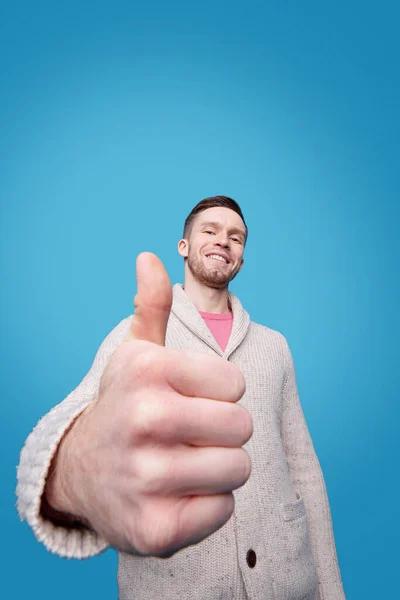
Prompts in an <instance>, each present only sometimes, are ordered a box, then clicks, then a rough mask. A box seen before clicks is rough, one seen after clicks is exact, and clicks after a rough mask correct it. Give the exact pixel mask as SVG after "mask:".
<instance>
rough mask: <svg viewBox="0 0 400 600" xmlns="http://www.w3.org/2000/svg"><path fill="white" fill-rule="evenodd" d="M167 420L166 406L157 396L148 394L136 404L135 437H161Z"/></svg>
mask: <svg viewBox="0 0 400 600" xmlns="http://www.w3.org/2000/svg"><path fill="white" fill-rule="evenodd" d="M167 420H168V417H167V409H166V407H165V406H163V404H162V403H161V402H160V401H159V400H158V399H157V398H155V397H154V396H153V397H152V396H150V395H149V394H148V395H147V397H144V398H143V399H141V400H140V401H138V402H137V403H136V406H135V411H134V417H133V431H134V436H135V439H136V440H141V441H146V440H149V439H154V438H158V437H161V434H162V432H163V431H164V429H165V424H166V422H167Z"/></svg>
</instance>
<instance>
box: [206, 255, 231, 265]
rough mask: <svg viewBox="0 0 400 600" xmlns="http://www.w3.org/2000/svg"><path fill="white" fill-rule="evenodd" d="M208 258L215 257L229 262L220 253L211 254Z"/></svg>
mask: <svg viewBox="0 0 400 600" xmlns="http://www.w3.org/2000/svg"><path fill="white" fill-rule="evenodd" d="M207 258H215V259H216V260H221V261H222V262H224V263H226V262H227V261H226V260H225V258H224V257H223V256H218V254H209V255H208V256H207Z"/></svg>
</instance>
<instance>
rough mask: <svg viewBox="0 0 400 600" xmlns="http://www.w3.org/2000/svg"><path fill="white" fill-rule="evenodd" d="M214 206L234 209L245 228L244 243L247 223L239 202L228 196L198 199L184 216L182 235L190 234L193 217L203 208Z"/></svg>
mask: <svg viewBox="0 0 400 600" xmlns="http://www.w3.org/2000/svg"><path fill="white" fill-rule="evenodd" d="M214 206H223V207H224V208H230V209H231V210H234V211H235V213H237V214H238V215H239V217H240V218H241V219H242V221H243V223H244V226H245V229H246V237H245V243H246V241H247V236H248V230H247V225H246V221H245V220H244V216H243V213H242V210H241V208H240V206H239V204H238V203H237V202H236V201H235V200H233V198H229V197H228V196H210V197H209V198H204V199H203V200H200V202H198V203H197V204H196V206H195V207H194V208H193V209H192V211H191V212H190V213H189V215H188V216H187V217H186V221H185V226H184V228H183V237H184V238H186V237H188V236H189V235H190V231H191V228H192V223H193V221H194V219H195V217H196V216H197V215H198V214H199V213H201V212H202V211H203V210H206V209H207V208H213V207H214Z"/></svg>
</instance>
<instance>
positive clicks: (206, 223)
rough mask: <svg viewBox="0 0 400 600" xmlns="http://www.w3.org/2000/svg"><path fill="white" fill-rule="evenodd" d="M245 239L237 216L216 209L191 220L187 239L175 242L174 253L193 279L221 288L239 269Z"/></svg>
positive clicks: (221, 208)
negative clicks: (176, 252) (183, 259)
mask: <svg viewBox="0 0 400 600" xmlns="http://www.w3.org/2000/svg"><path fill="white" fill-rule="evenodd" d="M245 236H246V228H245V225H244V223H243V221H242V219H241V218H240V216H239V215H238V214H237V213H236V212H235V211H233V210H231V209H230V208H223V207H219V206H216V207H213V208H207V209H206V210H204V211H202V212H201V213H199V214H198V215H197V216H196V217H195V219H194V221H193V223H192V229H191V232H190V235H189V237H188V239H187V240H181V241H180V242H179V245H178V250H179V253H180V254H181V256H184V257H185V258H187V265H188V268H189V269H190V271H191V273H192V275H193V277H194V278H195V279H197V280H198V281H199V282H200V283H203V284H204V285H206V286H208V287H213V288H225V287H227V286H228V283H229V282H230V281H232V279H233V278H234V277H235V276H236V275H237V273H238V272H239V271H240V269H241V267H242V264H243V258H242V255H243V251H244V242H245Z"/></svg>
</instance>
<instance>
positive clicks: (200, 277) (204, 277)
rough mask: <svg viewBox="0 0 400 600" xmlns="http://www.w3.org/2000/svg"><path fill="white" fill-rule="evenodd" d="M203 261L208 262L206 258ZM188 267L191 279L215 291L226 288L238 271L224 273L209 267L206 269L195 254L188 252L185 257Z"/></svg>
mask: <svg viewBox="0 0 400 600" xmlns="http://www.w3.org/2000/svg"><path fill="white" fill-rule="evenodd" d="M205 260H208V259H207V258H206V259H205ZM187 264H188V267H189V269H190V271H191V273H192V275H193V277H194V278H195V279H196V280H197V281H199V282H200V283H202V284H203V285H206V286H207V287H212V288H216V289H223V288H227V287H228V284H229V282H230V281H232V279H234V278H235V277H236V275H237V273H238V271H236V272H235V271H233V272H230V273H224V272H223V271H222V270H221V269H218V268H212V267H211V265H210V267H209V268H207V267H206V266H205V265H204V263H203V262H202V261H201V259H199V258H198V257H197V255H196V254H194V253H191V252H189V254H188V257H187Z"/></svg>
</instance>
